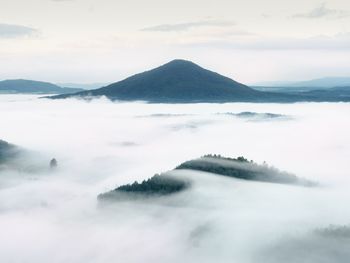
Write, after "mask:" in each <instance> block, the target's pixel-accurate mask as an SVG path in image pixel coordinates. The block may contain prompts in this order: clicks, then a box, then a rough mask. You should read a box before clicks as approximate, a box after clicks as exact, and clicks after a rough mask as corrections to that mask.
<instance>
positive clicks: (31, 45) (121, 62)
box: [0, 0, 350, 83]
mask: <svg viewBox="0 0 350 263" xmlns="http://www.w3.org/2000/svg"><path fill="white" fill-rule="evenodd" d="M174 58H183V59H188V60H192V61H194V62H195V63H198V64H200V65H202V66H203V67H206V68H209V69H211V70H214V71H217V72H219V73H222V74H224V75H227V76H229V77H231V78H234V79H236V80H238V81H241V82H244V83H254V82H258V81H268V80H304V79H311V78H318V77H325V76H350V1H349V0H328V1H327V2H324V1H319V0H293V1H292V0H290V1H289V0H288V1H287V0H284V1H282V0H264V1H261V0H216V1H206V0H177V1H174V0H172V1H170V0H147V1H145V0H128V1H120V0H0V61H1V63H0V79H8V78H30V79H37V80H46V81H52V82H79V83H89V82H113V81H117V80H120V79H122V78H124V77H127V76H128V75H130V74H133V73H137V72H139V71H143V70H145V69H149V68H152V67H155V66H158V65H160V64H163V63H166V62H168V61H169V60H172V59H174Z"/></svg>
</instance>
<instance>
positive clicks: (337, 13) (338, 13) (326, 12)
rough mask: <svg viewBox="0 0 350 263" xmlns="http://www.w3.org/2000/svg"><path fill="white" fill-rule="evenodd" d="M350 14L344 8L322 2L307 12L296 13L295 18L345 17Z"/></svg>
mask: <svg viewBox="0 0 350 263" xmlns="http://www.w3.org/2000/svg"><path fill="white" fill-rule="evenodd" d="M348 16H350V13H349V12H347V11H344V10H338V9H331V8H328V7H327V6H326V3H322V4H321V5H320V6H319V7H317V8H315V9H313V10H311V11H309V12H307V13H300V14H295V15H293V16H292V17H293V18H311V19H315V18H324V17H329V18H344V17H348Z"/></svg>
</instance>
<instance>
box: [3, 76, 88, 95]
mask: <svg viewBox="0 0 350 263" xmlns="http://www.w3.org/2000/svg"><path fill="white" fill-rule="evenodd" d="M79 91H82V89H76V88H62V87H59V86H57V85H55V84H52V83H48V82H42V81H34V80H26V79H11V80H3V81H0V93H34V94H67V93H75V92H79Z"/></svg>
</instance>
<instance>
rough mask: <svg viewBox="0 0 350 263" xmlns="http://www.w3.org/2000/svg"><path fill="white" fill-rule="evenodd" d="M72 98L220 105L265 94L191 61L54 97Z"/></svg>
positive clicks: (176, 62) (183, 61)
mask: <svg viewBox="0 0 350 263" xmlns="http://www.w3.org/2000/svg"><path fill="white" fill-rule="evenodd" d="M71 96H78V97H79V96H80V97H93V96H106V97H108V98H110V99H112V100H128V101H131V100H143V101H149V102H202V101H203V102H221V101H255V100H261V98H262V97H263V94H262V93H261V92H259V91H256V90H254V89H251V88H249V87H247V86H246V85H243V84H241V83H239V82H236V81H234V80H232V79H230V78H227V77H224V76H222V75H220V74H218V73H215V72H212V71H209V70H206V69H204V68H202V67H200V66H198V65H196V64H194V63H192V62H190V61H186V60H173V61H171V62H169V63H167V64H165V65H163V66H160V67H158V68H155V69H152V70H150V71H146V72H143V73H140V74H137V75H134V76H131V77H129V78H127V79H125V80H122V81H120V82H116V83H113V84H111V85H108V86H106V87H103V88H100V89H95V90H90V91H84V92H78V93H76V94H73V95H62V96H53V97H51V98H54V99H59V98H68V97H71Z"/></svg>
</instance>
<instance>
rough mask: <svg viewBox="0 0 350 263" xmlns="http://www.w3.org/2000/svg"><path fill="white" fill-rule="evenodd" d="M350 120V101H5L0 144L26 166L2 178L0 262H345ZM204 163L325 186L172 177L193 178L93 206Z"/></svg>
mask: <svg viewBox="0 0 350 263" xmlns="http://www.w3.org/2000/svg"><path fill="white" fill-rule="evenodd" d="M349 114H350V104H349V103H293V104H269V103H260V104H254V103H224V104H214V103H211V104H204V103H201V104H146V103H142V102H130V103H127V102H123V103H121V102H111V101H109V100H107V99H103V98H101V99H95V100H92V101H83V100H77V99H66V100H49V99H39V98H38V96H34V95H1V96H0V139H1V140H5V141H7V142H9V143H12V144H15V145H17V146H19V147H21V148H23V149H25V150H26V151H28V152H30V158H29V159H22V160H21V162H23V163H21V168H20V169H10V168H6V167H4V168H2V169H1V170H0V200H1V202H0V233H1V235H0V262H13V263H17V262H18V263H19V262H33V263H34V262H52V263H56V262H85V263H90V262H91V263H92V262H102V263H105V262H106V263H108V262H147V261H150V262H240V263H245V262H272V263H274V262H285V261H286V260H287V261H288V262H308V263H314V262H315V263H316V262H317V263H320V262H321V263H322V262H347V260H348V258H349V256H350V245H349V240H350V230H349V228H348V226H350V210H349V208H348V202H347V201H348V200H349V198H350V192H349V190H348V189H349V186H350V179H349V175H350V172H349V156H350V136H349V134H350V123H349ZM206 154H221V155H223V156H227V157H234V158H236V157H238V156H244V157H245V158H247V159H249V160H254V161H255V162H257V163H260V164H262V163H264V162H266V163H267V164H268V165H273V166H274V167H276V168H278V169H280V170H282V171H287V172H290V173H293V174H295V175H296V176H298V177H300V178H305V179H308V180H310V181H313V182H316V186H314V187H303V186H292V185H282V184H273V183H264V182H254V181H248V180H239V179H234V178H228V177H223V176H218V175H212V174H209V173H203V172H195V171H185V170H184V171H175V172H174V174H175V175H174V176H179V177H183V178H190V179H191V180H192V181H193V184H192V185H191V187H190V188H189V189H187V190H185V191H183V192H180V193H177V194H174V195H169V196H165V197H159V198H153V199H152V198H150V199H147V198H146V199H144V200H129V201H128V200H124V201H122V202H115V203H114V204H110V205H107V206H104V205H101V204H100V203H99V201H98V199H97V196H98V195H99V194H101V193H105V192H108V191H110V190H112V189H114V188H116V187H117V186H119V185H123V184H128V183H133V182H134V181H142V180H145V179H148V178H150V177H152V176H153V175H154V174H156V173H162V172H166V171H169V170H172V169H174V168H175V167H176V166H177V165H179V164H181V163H183V162H185V161H187V160H190V159H194V158H198V157H201V156H203V155H206ZM52 158H55V159H57V162H58V166H57V169H49V162H50V160H51V159H52ZM26 162H28V164H27V163H26ZM31 162H33V163H35V166H32V165H31ZM26 167H30V168H26Z"/></svg>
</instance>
